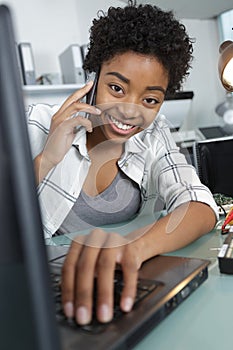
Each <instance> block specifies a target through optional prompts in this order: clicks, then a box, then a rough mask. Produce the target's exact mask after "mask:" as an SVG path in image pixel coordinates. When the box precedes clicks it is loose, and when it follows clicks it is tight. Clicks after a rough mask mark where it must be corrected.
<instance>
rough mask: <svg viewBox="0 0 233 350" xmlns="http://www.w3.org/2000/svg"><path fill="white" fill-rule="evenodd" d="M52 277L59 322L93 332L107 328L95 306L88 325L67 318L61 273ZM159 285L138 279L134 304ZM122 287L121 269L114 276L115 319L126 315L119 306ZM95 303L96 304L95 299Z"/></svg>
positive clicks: (155, 282)
mask: <svg viewBox="0 0 233 350" xmlns="http://www.w3.org/2000/svg"><path fill="white" fill-rule="evenodd" d="M51 277H52V285H53V292H54V297H55V307H56V318H57V321H58V322H59V323H61V324H65V325H67V326H69V327H72V328H80V329H82V330H83V331H85V332H91V333H95V334H96V333H99V332H101V331H103V330H104V329H105V328H106V326H107V324H106V323H101V322H98V320H97V319H96V317H95V308H94V310H93V320H92V322H91V323H90V324H88V325H85V326H79V325H78V324H77V323H76V322H75V320H74V319H67V318H66V316H65V315H64V313H63V310H62V305H61V288H60V275H58V274H54V273H51ZM158 286H161V282H158V281H152V280H147V279H138V283H137V294H136V299H135V303H134V306H135V305H137V304H138V303H139V302H140V301H141V300H142V299H144V298H145V297H146V296H148V294H150V293H151V292H153V291H154V290H155V289H156V288H157V287H158ZM122 288H123V279H122V272H121V271H120V270H117V271H116V272H115V278H114V316H113V320H116V319H119V318H120V317H122V316H123V315H124V312H123V311H121V310H120V307H119V303H120V297H121V291H122ZM94 299H95V298H94ZM93 304H95V300H94V303H93Z"/></svg>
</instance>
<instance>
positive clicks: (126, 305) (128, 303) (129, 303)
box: [121, 297, 133, 312]
mask: <svg viewBox="0 0 233 350" xmlns="http://www.w3.org/2000/svg"><path fill="white" fill-rule="evenodd" d="M121 306H122V310H123V311H125V312H129V311H131V309H132V307H133V299H132V298H130V297H128V298H124V299H123V300H122V304H121Z"/></svg>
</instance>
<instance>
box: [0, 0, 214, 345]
mask: <svg viewBox="0 0 233 350" xmlns="http://www.w3.org/2000/svg"><path fill="white" fill-rule="evenodd" d="M0 50H1V54H0V168H1V171H0V339H1V346H2V345H3V344H4V350H12V349H16V348H17V349H20V350H59V349H61V350H69V349H70V350H72V349H76V350H77V349H80V350H81V349H84V348H86V349H96V350H98V349H104V350H106V349H111V350H113V349H114V350H115V349H121V350H122V349H130V348H133V347H134V346H135V345H136V344H137V343H138V342H139V341H140V340H141V339H142V338H143V337H144V336H145V335H146V334H147V333H148V332H149V331H150V330H152V329H153V328H154V327H155V326H156V325H157V324H158V323H159V322H161V321H162V320H163V319H164V318H166V317H167V316H168V315H169V314H170V313H171V312H172V311H173V310H175V309H176V308H177V307H178V306H179V305H180V304H181V303H182V302H183V301H184V300H185V299H186V298H188V297H189V296H190V295H191V294H192V293H193V292H194V291H195V290H196V289H197V288H198V287H199V286H200V285H201V284H202V283H203V282H204V281H205V280H206V279H207V277H208V264H209V262H208V261H206V260H201V259H192V258H183V257H175V256H158V257H155V258H152V259H150V260H148V261H147V262H145V263H144V264H143V266H142V268H141V270H140V272H139V283H138V285H139V287H140V288H141V290H140V293H139V294H141V295H140V296H139V298H138V300H137V302H136V304H135V306H134V308H133V310H132V311H131V312H130V313H128V314H123V313H121V312H118V315H117V317H116V318H115V319H114V320H113V321H112V322H110V323H108V324H105V325H103V324H98V323H97V322H96V323H97V325H93V324H90V325H89V326H86V327H80V326H77V325H76V324H75V322H70V321H68V320H66V319H65V317H64V315H63V314H62V311H61V305H60V304H59V303H60V301H59V295H57V294H56V302H55V299H54V295H55V294H54V293H55V290H54V289H53V287H54V284H55V289H56V293H57V292H58V294H59V281H58V280H59V271H57V272H56V274H55V272H54V271H53V273H52V268H50V266H52V265H54V263H55V265H59V264H56V262H57V261H58V260H59V259H60V255H61V254H62V252H61V251H60V250H61V249H62V247H57V255H56V256H54V255H53V259H52V260H53V261H50V263H49V257H48V254H47V250H46V247H45V242H44V237H43V230H42V223H41V216H40V211H39V205H38V201H37V195H36V186H35V179H34V172H33V163H32V158H31V151H30V144H29V138H28V134H27V125H26V118H25V108H24V102H23V95H22V89H21V81H20V75H19V72H18V65H17V57H16V52H15V39H14V31H13V26H12V18H11V11H10V10H9V8H8V7H7V6H4V5H1V6H0ZM55 249H56V247H55ZM51 275H53V276H54V275H55V279H54V278H53V277H51ZM120 278H121V277H120V276H119V279H120ZM57 281H58V283H57ZM121 283H122V282H121ZM140 288H139V289H140ZM118 311H119V310H118ZM190 312H191V310H190ZM95 326H97V327H95Z"/></svg>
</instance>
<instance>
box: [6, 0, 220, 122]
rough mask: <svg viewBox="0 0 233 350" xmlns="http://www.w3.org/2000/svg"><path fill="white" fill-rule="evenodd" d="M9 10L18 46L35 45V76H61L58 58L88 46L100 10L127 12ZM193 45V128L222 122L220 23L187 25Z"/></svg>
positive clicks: (70, 5)
mask: <svg viewBox="0 0 233 350" xmlns="http://www.w3.org/2000/svg"><path fill="white" fill-rule="evenodd" d="M0 3H7V4H8V5H10V7H11V9H12V12H13V18H14V21H15V30H16V33H17V41H18V42H20V41H29V42H31V44H32V48H33V53H34V58H35V65H36V75H37V76H39V75H41V74H43V73H49V72H60V66H59V61H58V55H59V54H60V53H61V52H62V51H63V50H64V49H65V48H66V47H67V46H68V45H70V44H72V43H78V44H84V43H86V42H87V41H88V36H89V32H88V30H89V27H90V25H91V22H92V19H93V17H95V16H96V14H97V11H98V10H99V9H103V10H106V9H107V8H108V7H109V6H111V5H112V6H115V5H116V6H124V3H123V2H122V1H120V0H6V1H2V0H0ZM183 23H184V24H185V25H186V27H187V30H188V33H189V34H190V36H192V37H194V38H196V43H195V44H194V56H195V60H194V62H193V69H192V70H191V74H190V77H189V78H188V80H187V82H186V83H185V85H184V88H185V89H186V90H193V91H194V99H193V103H192V116H191V118H192V123H191V124H193V125H198V126H200V125H211V124H216V123H217V122H218V117H217V115H216V114H215V111H214V110H215V107H216V105H217V104H218V103H220V102H222V101H223V99H224V90H223V89H222V87H221V86H220V82H219V79H218V76H217V59H218V46H219V37H218V26H217V21H216V20H214V19H213V20H190V19H184V20H183Z"/></svg>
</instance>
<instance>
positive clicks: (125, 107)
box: [119, 101, 143, 120]
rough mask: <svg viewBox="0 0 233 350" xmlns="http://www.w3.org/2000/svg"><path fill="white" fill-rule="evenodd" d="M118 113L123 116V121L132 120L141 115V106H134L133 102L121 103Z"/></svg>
mask: <svg viewBox="0 0 233 350" xmlns="http://www.w3.org/2000/svg"><path fill="white" fill-rule="evenodd" d="M119 110H120V113H121V114H122V115H123V117H124V119H126V120H127V119H128V120H130V119H134V118H138V117H139V116H141V115H142V114H143V111H142V106H140V105H138V104H136V103H135V102H132V101H131V102H128V101H127V102H122V103H121V104H120V106H119Z"/></svg>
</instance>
